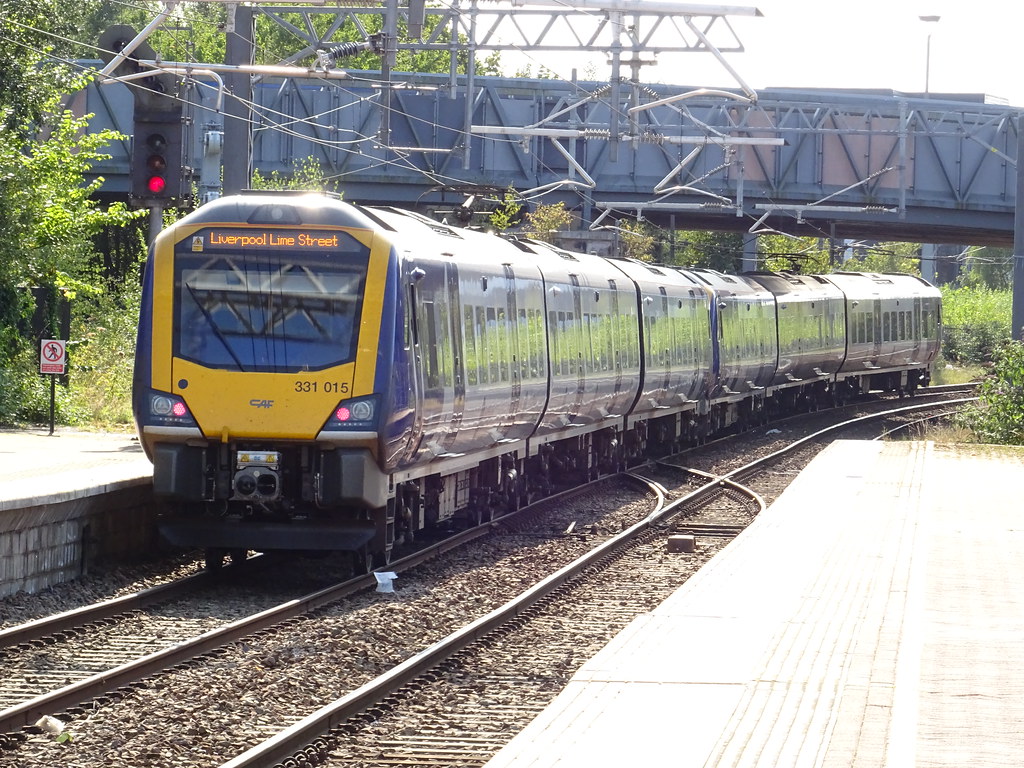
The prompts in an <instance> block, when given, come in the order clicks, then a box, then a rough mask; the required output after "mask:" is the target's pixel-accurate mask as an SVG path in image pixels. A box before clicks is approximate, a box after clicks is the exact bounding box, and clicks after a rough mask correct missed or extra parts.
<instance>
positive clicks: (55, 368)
mask: <svg viewBox="0 0 1024 768" xmlns="http://www.w3.org/2000/svg"><path fill="white" fill-rule="evenodd" d="M67 366H68V343H67V341H63V340H61V339H43V340H42V341H40V342H39V372H40V373H41V374H44V375H47V376H49V377H50V434H51V435H52V434H53V427H54V423H53V421H54V403H55V401H56V398H57V377H58V376H63V375H64V374H65V373H66V372H67Z"/></svg>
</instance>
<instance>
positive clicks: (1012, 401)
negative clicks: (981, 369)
mask: <svg viewBox="0 0 1024 768" xmlns="http://www.w3.org/2000/svg"><path fill="white" fill-rule="evenodd" d="M959 421H960V423H961V424H962V425H963V426H966V427H967V428H969V429H970V430H971V431H972V432H973V433H974V434H975V436H976V437H977V438H978V440H979V441H980V442H983V443H997V444H999V445H1024V344H1022V343H1020V342H1018V341H1013V342H1008V343H1007V344H1005V345H1004V346H1002V347H1001V348H1000V349H999V350H998V351H997V352H996V355H995V366H994V367H993V369H992V373H991V375H989V376H987V377H986V378H985V379H984V380H983V381H982V383H981V386H980V388H979V392H978V403H977V405H976V406H974V407H971V408H969V409H968V410H967V411H965V412H964V413H963V414H962V415H961V417H960V420H959Z"/></svg>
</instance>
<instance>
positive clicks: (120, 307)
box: [69, 280, 141, 428]
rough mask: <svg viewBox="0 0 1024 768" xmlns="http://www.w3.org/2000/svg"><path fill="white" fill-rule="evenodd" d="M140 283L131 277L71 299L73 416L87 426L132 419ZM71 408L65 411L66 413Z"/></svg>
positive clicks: (126, 422) (116, 424) (124, 423)
mask: <svg viewBox="0 0 1024 768" xmlns="http://www.w3.org/2000/svg"><path fill="white" fill-rule="evenodd" d="M140 297H141V289H140V287H139V285H138V282H137V281H134V280H129V281H128V284H127V285H124V286H121V287H119V288H112V289H111V290H109V291H107V292H104V293H102V294H100V295H99V296H95V297H88V298H85V299H83V300H81V301H79V302H77V305H76V311H75V314H74V317H73V318H72V333H71V336H72V339H73V340H74V341H73V344H72V345H71V348H70V352H69V363H70V376H69V378H70V382H71V387H70V396H71V400H72V401H73V404H74V414H73V416H74V418H75V419H76V420H77V421H84V422H87V423H89V424H91V425H92V426H100V427H105V428H119V427H121V428H123V427H125V426H127V425H129V424H131V423H132V412H131V393H132V368H133V364H134V359H135V335H136V332H137V330H138V323H139V301H140ZM70 415H72V414H69V416H70Z"/></svg>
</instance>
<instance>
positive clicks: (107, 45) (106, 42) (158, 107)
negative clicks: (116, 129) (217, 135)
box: [99, 24, 184, 208]
mask: <svg viewBox="0 0 1024 768" xmlns="http://www.w3.org/2000/svg"><path fill="white" fill-rule="evenodd" d="M136 37H137V33H136V31H135V29H133V28H132V27H130V26H126V25H123V24H120V25H115V26H112V27H109V28H108V29H107V30H106V31H104V33H103V34H102V35H101V36H100V40H99V47H100V49H101V52H102V53H101V56H102V57H103V59H104V61H105V63H107V64H110V62H111V61H113V60H114V57H115V56H116V55H118V54H120V53H121V51H122V50H128V49H127V46H129V45H130V44H131V43H132V42H133V41H134V40H135V38H136ZM155 59H156V54H155V53H154V51H153V49H152V48H151V47H150V45H149V44H148V43H146V42H145V41H143V42H140V43H138V44H136V45H135V47H134V48H131V49H130V52H129V53H128V56H127V58H125V59H124V60H123V61H121V62H120V63H119V64H118V65H117V66H116V67H115V68H114V69H113V71H112V72H109V73H108V74H111V75H114V76H116V77H118V78H119V79H121V80H122V81H123V82H125V83H126V84H127V85H128V86H129V87H130V88H131V91H132V97H133V99H134V102H135V116H134V130H133V143H132V165H131V189H130V194H131V198H132V200H133V202H134V203H135V204H136V205H139V206H145V207H150V208H153V207H160V208H162V207H165V206H167V205H170V204H173V203H174V202H176V201H177V200H178V199H179V198H180V197H181V196H182V189H183V179H182V176H183V171H184V168H183V164H182V149H183V121H182V104H183V102H182V100H181V99H180V98H178V93H177V92H178V86H179V83H180V80H179V79H178V77H177V76H176V75H174V74H171V73H170V72H162V71H160V70H158V69H154V68H153V67H152V66H151V64H149V63H148V62H152V61H154V60H155ZM144 62H147V63H144Z"/></svg>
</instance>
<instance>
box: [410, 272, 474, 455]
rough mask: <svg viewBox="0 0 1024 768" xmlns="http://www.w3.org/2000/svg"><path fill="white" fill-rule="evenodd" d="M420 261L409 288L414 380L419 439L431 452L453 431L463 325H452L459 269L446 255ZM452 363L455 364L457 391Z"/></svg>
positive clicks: (459, 401) (459, 402)
mask: <svg viewBox="0 0 1024 768" xmlns="http://www.w3.org/2000/svg"><path fill="white" fill-rule="evenodd" d="M424 267H425V268H421V269H419V270H415V271H416V272H417V273H420V274H418V279H417V280H416V281H415V282H414V284H413V289H412V293H411V300H412V312H411V314H412V316H413V343H414V346H413V349H414V351H415V352H414V353H415V360H416V383H417V386H418V388H419V391H420V397H419V399H418V401H417V402H418V411H419V414H418V426H419V432H420V440H419V441H418V442H419V443H423V442H424V441H425V442H426V445H427V446H428V448H429V449H430V450H431V451H432V452H433V453H435V454H441V453H445V452H447V450H448V447H449V446H450V445H451V443H452V442H454V440H455V437H456V435H457V434H458V426H459V422H461V419H462V409H463V404H464V400H465V381H464V379H463V376H462V364H461V360H462V334H461V331H462V329H461V328H459V327H457V323H458V319H459V315H458V314H457V312H458V304H456V305H455V306H454V307H453V306H452V304H451V295H452V291H453V288H452V285H453V284H455V286H456V287H455V289H454V290H455V291H456V293H457V282H458V272H457V269H456V267H455V265H454V264H451V263H450V262H447V261H442V262H437V263H434V264H430V265H429V266H427V265H424ZM456 349H458V354H457V355H456ZM456 360H458V361H459V364H458V365H456ZM456 368H458V369H459V377H458V381H459V388H458V391H459V396H458V397H457V396H456V377H455V369H456Z"/></svg>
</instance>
